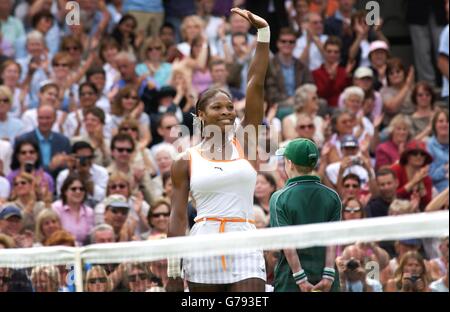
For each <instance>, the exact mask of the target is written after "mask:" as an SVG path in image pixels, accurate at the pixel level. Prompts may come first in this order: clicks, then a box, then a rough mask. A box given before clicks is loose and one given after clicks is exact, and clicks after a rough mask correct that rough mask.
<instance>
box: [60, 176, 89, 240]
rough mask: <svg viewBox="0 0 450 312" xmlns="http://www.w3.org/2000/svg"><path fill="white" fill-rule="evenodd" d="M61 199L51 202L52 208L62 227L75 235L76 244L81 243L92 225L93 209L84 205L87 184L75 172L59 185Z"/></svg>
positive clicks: (87, 235)
mask: <svg viewBox="0 0 450 312" xmlns="http://www.w3.org/2000/svg"><path fill="white" fill-rule="evenodd" d="M60 194H61V200H58V201H56V202H54V203H53V204H52V209H53V210H54V211H55V212H56V213H57V214H58V216H59V218H60V219H61V225H62V228H63V229H64V230H66V231H68V232H70V233H71V234H72V235H74V236H75V239H76V242H77V244H78V245H83V244H84V243H85V242H86V239H87V238H88V237H89V233H90V232H91V230H92V228H93V227H94V211H93V210H92V208H91V207H89V206H86V205H85V204H84V202H85V201H86V199H87V196H88V194H87V184H86V182H85V179H84V178H82V176H81V175H79V174H77V173H72V174H70V175H69V176H68V177H67V178H66V179H65V180H64V182H63V184H62V186H61V191H60Z"/></svg>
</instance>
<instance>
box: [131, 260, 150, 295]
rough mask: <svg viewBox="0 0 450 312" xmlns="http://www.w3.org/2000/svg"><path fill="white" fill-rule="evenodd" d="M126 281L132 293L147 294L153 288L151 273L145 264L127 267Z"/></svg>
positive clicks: (134, 264)
mask: <svg viewBox="0 0 450 312" xmlns="http://www.w3.org/2000/svg"><path fill="white" fill-rule="evenodd" d="M125 268H126V269H125V279H126V281H128V288H129V289H130V292H145V291H147V289H149V288H150V287H151V282H150V277H151V275H152V274H151V273H150V272H149V271H148V269H147V267H146V265H145V264H144V263H131V264H127V265H126V266H125Z"/></svg>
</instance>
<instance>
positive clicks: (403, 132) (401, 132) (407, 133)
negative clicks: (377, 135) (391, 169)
mask: <svg viewBox="0 0 450 312" xmlns="http://www.w3.org/2000/svg"><path fill="white" fill-rule="evenodd" d="M388 131H389V139H388V140H387V141H386V142H383V143H381V144H380V145H378V147H377V148H376V150H375V169H376V170H378V169H380V168H381V167H384V166H391V165H393V164H395V163H396V162H397V161H398V160H399V159H400V154H401V153H402V152H403V150H404V149H405V144H406V142H408V141H409V140H410V138H411V135H412V125H411V120H410V119H409V117H408V116H406V115H401V114H400V115H397V116H395V117H394V119H392V120H391V122H390V124H389V128H388Z"/></svg>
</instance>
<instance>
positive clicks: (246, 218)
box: [183, 140, 266, 284]
mask: <svg viewBox="0 0 450 312" xmlns="http://www.w3.org/2000/svg"><path fill="white" fill-rule="evenodd" d="M198 148H199V146H198V145H197V146H194V147H192V148H190V149H188V153H189V157H190V171H191V178H190V188H191V193H192V196H193V198H194V199H195V202H196V207H197V217H196V219H195V221H196V224H195V225H194V226H193V227H192V229H191V232H190V235H205V234H211V233H219V232H234V231H251V230H254V229H256V228H255V225H254V213H253V192H254V190H255V185H256V176H257V173H256V171H255V170H254V168H253V167H252V165H251V164H250V163H249V162H248V161H247V160H246V159H245V158H244V156H243V153H242V149H241V147H240V145H239V142H238V141H237V140H233V154H232V158H231V159H232V160H225V161H216V160H209V159H206V158H204V157H202V156H201V154H200V152H199V150H198ZM244 235H245V234H244ZM183 270H184V276H185V278H186V279H187V280H188V281H190V282H194V283H204V284H229V283H235V282H238V281H241V280H244V279H248V278H261V279H263V280H264V281H265V280H266V270H265V262H264V257H263V253H262V251H260V250H248V251H245V252H238V253H237V252H236V253H233V254H227V255H224V256H215V257H211V256H210V257H189V258H184V259H183Z"/></svg>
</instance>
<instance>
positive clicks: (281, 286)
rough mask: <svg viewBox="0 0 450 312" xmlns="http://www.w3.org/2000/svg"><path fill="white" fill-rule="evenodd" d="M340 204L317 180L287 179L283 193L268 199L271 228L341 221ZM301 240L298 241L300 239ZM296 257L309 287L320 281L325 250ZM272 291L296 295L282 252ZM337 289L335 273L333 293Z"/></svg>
mask: <svg viewBox="0 0 450 312" xmlns="http://www.w3.org/2000/svg"><path fill="white" fill-rule="evenodd" d="M341 209H342V203H341V200H340V198H339V195H338V194H337V193H336V192H335V191H334V190H332V189H330V188H329V187H327V186H325V185H323V184H322V183H320V179H319V177H317V176H301V177H295V178H292V179H289V180H288V181H287V182H286V185H285V187H284V188H283V189H281V190H279V191H277V192H275V193H274V194H273V195H272V197H271V199H270V226H271V227H279V226H289V225H301V224H311V223H320V222H330V221H339V220H341ZM299 239H301V237H300V238H299ZM297 254H298V256H299V259H300V263H301V265H302V268H303V270H305V273H306V275H307V277H308V280H309V282H310V283H311V284H313V285H314V284H316V283H318V282H319V281H320V280H321V279H322V271H323V268H324V267H325V256H326V247H312V248H306V249H298V250H297ZM274 287H275V291H299V288H298V286H297V285H296V284H295V281H294V278H293V277H292V270H291V268H290V266H289V264H288V262H287V260H286V257H285V255H284V253H283V252H281V256H280V259H279V261H278V263H277V266H276V267H275V285H274ZM338 287H339V280H338V274H337V270H336V276H335V281H334V283H333V286H332V290H333V291H337V290H338Z"/></svg>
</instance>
